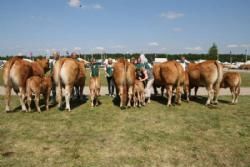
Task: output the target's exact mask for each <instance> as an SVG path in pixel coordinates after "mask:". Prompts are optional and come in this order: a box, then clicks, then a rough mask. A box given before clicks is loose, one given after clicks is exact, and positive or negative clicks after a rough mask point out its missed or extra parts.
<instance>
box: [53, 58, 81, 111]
mask: <svg viewBox="0 0 250 167" xmlns="http://www.w3.org/2000/svg"><path fill="white" fill-rule="evenodd" d="M53 72H54V73H53V79H54V82H55V85H56V95H57V102H58V108H61V107H62V88H65V101H66V110H68V111H71V109H70V97H71V93H72V90H73V87H74V85H75V81H77V78H78V75H79V72H80V69H79V65H78V63H77V61H76V60H74V59H72V58H61V59H59V60H58V61H57V62H56V63H55V65H54V70H53Z"/></svg>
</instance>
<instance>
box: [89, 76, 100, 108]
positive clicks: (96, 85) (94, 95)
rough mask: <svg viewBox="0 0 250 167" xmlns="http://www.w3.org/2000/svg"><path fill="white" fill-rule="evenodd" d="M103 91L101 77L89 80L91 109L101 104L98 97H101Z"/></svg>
mask: <svg viewBox="0 0 250 167" xmlns="http://www.w3.org/2000/svg"><path fill="white" fill-rule="evenodd" d="M100 91H101V81H100V77H91V78H90V80H89V92H90V98H91V107H94V106H97V105H99V104H100V101H99V99H98V96H100Z"/></svg>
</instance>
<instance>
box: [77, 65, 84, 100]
mask: <svg viewBox="0 0 250 167" xmlns="http://www.w3.org/2000/svg"><path fill="white" fill-rule="evenodd" d="M77 63H78V65H79V69H80V71H79V74H78V77H77V80H76V82H75V90H76V94H77V96H78V98H80V99H83V88H84V86H85V80H86V70H85V62H84V61H79V62H77Z"/></svg>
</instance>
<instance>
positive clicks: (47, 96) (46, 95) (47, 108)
mask: <svg viewBox="0 0 250 167" xmlns="http://www.w3.org/2000/svg"><path fill="white" fill-rule="evenodd" d="M49 97H50V91H48V92H46V93H44V94H43V98H44V100H45V107H46V111H48V110H49Z"/></svg>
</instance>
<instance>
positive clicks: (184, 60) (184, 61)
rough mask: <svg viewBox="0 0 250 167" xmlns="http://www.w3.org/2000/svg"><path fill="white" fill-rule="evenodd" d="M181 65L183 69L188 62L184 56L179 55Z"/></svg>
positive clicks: (186, 66)
mask: <svg viewBox="0 0 250 167" xmlns="http://www.w3.org/2000/svg"><path fill="white" fill-rule="evenodd" d="M179 62H180V64H181V66H182V67H183V69H184V71H186V70H187V68H188V64H189V63H190V62H189V61H188V60H186V58H185V57H184V56H181V60H180V61H179Z"/></svg>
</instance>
